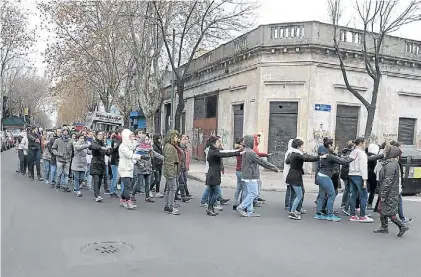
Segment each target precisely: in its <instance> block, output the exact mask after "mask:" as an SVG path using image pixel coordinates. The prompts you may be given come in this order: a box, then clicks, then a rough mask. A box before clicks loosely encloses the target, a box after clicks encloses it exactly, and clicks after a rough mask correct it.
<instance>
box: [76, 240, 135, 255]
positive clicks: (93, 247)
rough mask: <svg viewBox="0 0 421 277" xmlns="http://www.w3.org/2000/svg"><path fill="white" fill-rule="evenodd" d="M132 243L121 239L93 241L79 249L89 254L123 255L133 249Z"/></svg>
mask: <svg viewBox="0 0 421 277" xmlns="http://www.w3.org/2000/svg"><path fill="white" fill-rule="evenodd" d="M133 248H134V247H133V245H131V244H129V243H127V242H122V241H101V242H93V243H89V244H86V245H85V246H83V247H82V248H81V249H80V251H81V252H82V253H83V254H86V255H89V256H111V255H124V254H126V253H129V252H131V251H132V250H133Z"/></svg>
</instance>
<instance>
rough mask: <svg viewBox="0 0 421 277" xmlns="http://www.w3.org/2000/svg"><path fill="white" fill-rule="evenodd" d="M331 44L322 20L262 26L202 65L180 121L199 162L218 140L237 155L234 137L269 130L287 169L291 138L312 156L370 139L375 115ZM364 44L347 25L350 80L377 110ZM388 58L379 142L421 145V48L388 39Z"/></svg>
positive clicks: (192, 76) (164, 115) (270, 144)
mask: <svg viewBox="0 0 421 277" xmlns="http://www.w3.org/2000/svg"><path fill="white" fill-rule="evenodd" d="M332 38H333V26H332V25H329V24H325V23H320V22H315V21H312V22H296V23H283V24H271V25H263V26H259V27H258V28H256V29H254V30H252V31H250V32H249V33H246V34H244V35H242V36H240V37H238V38H236V39H235V40H233V41H230V42H228V43H226V44H224V45H221V46H220V47H218V48H216V49H214V50H212V51H210V52H207V53H206V54H204V55H202V56H200V57H198V58H196V59H195V60H194V61H193V62H192V65H191V67H190V69H189V71H188V78H187V80H186V83H185V91H184V101H185V110H184V112H183V116H182V120H181V121H182V127H181V128H182V132H183V133H187V134H188V135H189V136H190V138H191V141H192V154H193V158H197V159H202V160H203V159H204V155H203V145H204V142H205V141H206V139H207V137H208V136H209V135H212V134H217V135H220V136H221V137H222V139H223V142H224V147H225V148H226V149H231V148H232V145H233V143H234V141H235V138H237V137H240V136H243V135H244V134H253V133H257V132H260V133H261V134H262V137H261V145H260V148H261V149H260V150H261V151H265V152H269V153H274V155H273V156H272V157H271V158H270V159H269V160H271V161H272V162H274V163H275V164H276V165H278V166H281V167H283V157H284V154H285V152H286V150H287V144H288V140H289V139H290V138H294V137H300V138H302V139H303V140H304V141H305V143H306V148H307V150H308V151H309V152H312V151H315V149H316V147H317V144H318V143H319V142H320V141H321V139H322V138H323V137H324V136H330V137H332V138H334V139H335V143H336V145H338V147H340V148H342V147H343V146H344V145H345V143H346V142H347V141H348V140H350V139H355V138H356V137H357V136H362V135H363V134H364V130H365V122H366V118H367V111H366V109H365V107H364V106H363V105H362V103H361V102H360V101H359V100H358V99H357V98H356V97H354V96H353V95H352V93H351V92H349V91H348V90H347V89H346V87H345V83H344V80H343V77H342V73H341V71H340V68H339V61H338V58H337V56H336V52H335V51H334V48H333V40H332ZM361 38H362V31H360V30H356V29H351V28H346V27H340V41H341V49H342V50H343V52H344V55H345V63H346V66H347V72H348V80H349V82H350V84H351V86H352V87H353V88H354V89H356V90H357V91H359V92H360V93H361V94H362V95H363V97H365V98H366V99H367V100H368V101H369V102H371V90H372V83H373V82H372V80H371V78H370V77H369V76H368V74H367V73H366V71H365V68H364V61H363V57H362V55H361V48H362V44H361V43H362V42H361ZM370 43H371V42H369V45H368V48H369V49H370V48H371V47H372V45H370ZM381 55H382V62H381V67H382V70H383V77H382V81H381V85H380V91H379V96H378V103H377V110H376V116H375V120H374V127H373V133H372V140H373V141H376V142H378V143H381V142H382V141H383V140H384V139H399V141H401V142H403V143H404V144H407V145H413V146H417V147H421V41H412V40H407V39H404V38H398V37H393V36H389V37H387V38H386V39H385V42H384V46H383V49H382V53H381ZM170 91H171V87H170V86H167V87H166V92H165V95H164V102H163V106H162V108H161V111H160V113H158V117H159V118H158V121H160V122H163V123H164V124H160V123H159V124H157V126H159V127H158V128H160V131H161V132H165V130H167V129H168V126H169V117H170V113H171V107H170V105H171V104H170V103H171V100H170V98H171V97H170ZM175 103H177V99H176V101H175ZM158 130H159V129H158Z"/></svg>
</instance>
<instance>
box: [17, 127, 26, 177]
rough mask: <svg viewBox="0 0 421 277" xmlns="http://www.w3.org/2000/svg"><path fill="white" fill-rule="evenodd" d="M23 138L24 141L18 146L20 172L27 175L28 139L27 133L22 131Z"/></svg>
mask: <svg viewBox="0 0 421 277" xmlns="http://www.w3.org/2000/svg"><path fill="white" fill-rule="evenodd" d="M21 136H22V139H21V140H20V142H19V145H18V156H19V172H20V173H21V174H22V175H25V174H26V169H27V168H28V138H27V136H26V132H25V131H22V133H21Z"/></svg>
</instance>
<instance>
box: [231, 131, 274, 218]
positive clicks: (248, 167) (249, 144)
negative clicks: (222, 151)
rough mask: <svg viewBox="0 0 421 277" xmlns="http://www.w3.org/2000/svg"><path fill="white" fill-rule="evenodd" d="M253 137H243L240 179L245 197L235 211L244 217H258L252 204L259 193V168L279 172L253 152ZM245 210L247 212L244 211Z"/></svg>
mask: <svg viewBox="0 0 421 277" xmlns="http://www.w3.org/2000/svg"><path fill="white" fill-rule="evenodd" d="M253 148H254V137H253V136H250V135H248V136H245V137H244V154H243V163H242V166H241V178H242V180H243V181H244V182H245V183H246V186H247V196H246V198H245V199H244V200H243V202H241V204H240V205H238V207H237V211H238V212H239V213H240V214H241V215H242V216H245V217H260V215H259V214H257V213H255V212H254V207H253V202H254V200H255V199H256V198H257V195H258V193H259V185H258V181H259V180H260V171H259V166H262V167H264V168H266V169H268V170H271V171H274V172H279V168H277V167H276V166H275V165H273V164H271V163H269V162H267V161H265V160H264V159H262V158H261V157H259V155H258V154H256V152H255V151H254V150H253ZM246 210H247V211H246Z"/></svg>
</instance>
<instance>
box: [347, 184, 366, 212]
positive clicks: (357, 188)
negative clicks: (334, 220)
mask: <svg viewBox="0 0 421 277" xmlns="http://www.w3.org/2000/svg"><path fill="white" fill-rule="evenodd" d="M349 182H350V186H351V201H350V207H351V216H353V215H355V206H356V205H357V196H358V195H359V196H360V217H364V216H365V211H366V209H367V199H368V192H367V188H363V182H364V181H363V178H362V177H361V176H349Z"/></svg>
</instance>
